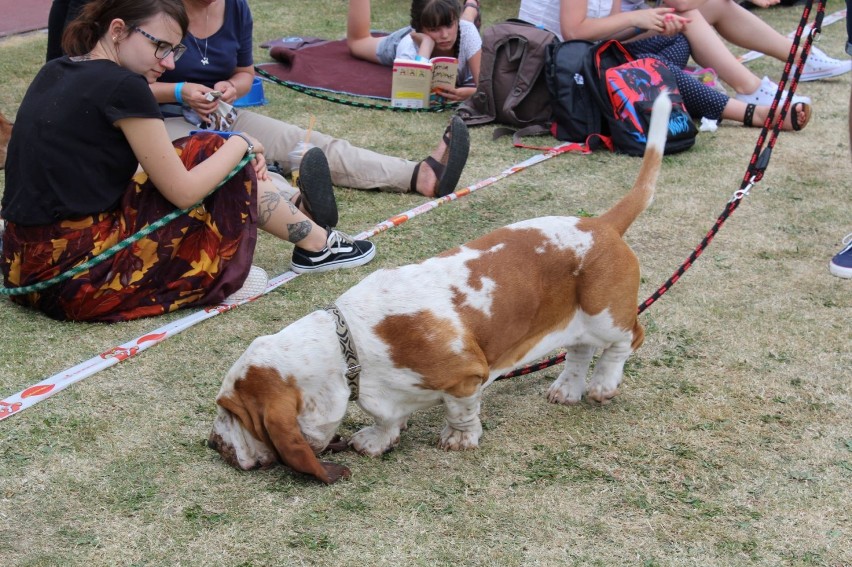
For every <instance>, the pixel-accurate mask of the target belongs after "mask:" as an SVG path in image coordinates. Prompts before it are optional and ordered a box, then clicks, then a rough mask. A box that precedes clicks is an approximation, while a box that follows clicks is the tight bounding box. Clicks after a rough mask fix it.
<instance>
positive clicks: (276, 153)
mask: <svg viewBox="0 0 852 567" xmlns="http://www.w3.org/2000/svg"><path fill="white" fill-rule="evenodd" d="M237 112H238V114H237V120H236V122H235V123H234V128H233V130H234V131H235V132H246V133H247V134H250V135H251V136H254V137H255V138H257V139H258V140H260V142H261V143H262V144H263V147H264V151H265V153H264V155H265V156H266V161H275V162H278V163H279V164H280V165H281V167H282V168H283V169H284V170H285V171H286V172H288V173H289V171H290V163H289V161H288V159H287V154H288V153H290V150H292V149H293V148H294V147H295V146H296V144H297V143H299V141H300V140H304V139H305V135H306V131H305V130H303V129H302V128H299V127H298V126H294V125H293V124H288V123H286V122H281V121H280V120H276V119H274V118H270V117H268V116H263V115H262V114H257V113H255V112H251V111H248V110H243V109H238V111H237ZM166 129H167V130H168V132H169V136H170V137H171V139H172V140H175V139H177V138H180V137H182V136H186V135H188V134H189V131H190V130H195V129H196V128H195V126H193V125H192V124H190V123H189V122H187V121H186V120H184V119H183V118H167V119H166ZM311 142H312V143H313V144H314V145H315V146H317V147H318V148H320V149H322V151H323V152H324V153H325V156H326V158H327V159H328V165H329V169H330V170H331V181H332V183H334V184H335V185H337V186H339V187H350V188H352V189H379V190H381V191H388V192H393V193H405V192H407V191H410V189H411V176H412V175H413V174H414V167H415V166H416V165H417V162H414V161H409V160H405V159H402V158H396V157H391V156H386V155H383V154H379V153H376V152H373V151H371V150H365V149H363V148H358V147H355V146H353V145H352V144H350V143H349V142H347V141H346V140H340V139H337V138H332V137H331V136H326V135H325V134H321V133H319V132H312V133H311Z"/></svg>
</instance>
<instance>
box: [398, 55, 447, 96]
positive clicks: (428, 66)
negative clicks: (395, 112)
mask: <svg viewBox="0 0 852 567" xmlns="http://www.w3.org/2000/svg"><path fill="white" fill-rule="evenodd" d="M458 70H459V62H458V59H456V58H455V57H433V58H432V59H430V60H429V61H412V60H410V59H395V60H394V62H393V83H392V84H391V105H392V106H396V107H401V108H425V107H428V106H429V103H430V101H432V102H441V101H442V99H441V97H440V94H439V93H440V89H441V88H451V89H452V88H455V86H456V76H457V75H458Z"/></svg>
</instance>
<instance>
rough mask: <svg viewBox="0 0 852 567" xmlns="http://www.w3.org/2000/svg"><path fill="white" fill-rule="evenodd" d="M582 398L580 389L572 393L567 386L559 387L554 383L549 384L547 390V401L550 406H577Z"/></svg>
mask: <svg viewBox="0 0 852 567" xmlns="http://www.w3.org/2000/svg"><path fill="white" fill-rule="evenodd" d="M582 397H583V390H582V389H579V391H576V392H574V391H572V389H571V388H570V387H568V385H559V384H557V383H556V382H554V383H553V384H551V386H550V389H548V390H547V401H548V402H550V403H552V404H562V405H566V406H573V405H576V404H579V403H580V399H581V398H582Z"/></svg>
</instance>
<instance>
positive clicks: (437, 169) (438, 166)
mask: <svg viewBox="0 0 852 567" xmlns="http://www.w3.org/2000/svg"><path fill="white" fill-rule="evenodd" d="M424 163H425V164H426V165H427V166H429V169H431V170H432V172H433V173H434V174H435V187H437V186H438V185H440V183H441V179H442V178H443V177H444V170H445V169H446V167H445V166H444V164H443V163H441V162H439V161H438V160H436V159H435V158H433V157H432V156H428V157H427V158H426V159H424V160H423V161H421V162H418V164H417V165H415V166H414V173H413V174H412V175H411V192H412V193H417V175H418V174H419V173H420V166H421V165H423V164H424Z"/></svg>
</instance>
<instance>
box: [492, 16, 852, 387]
mask: <svg viewBox="0 0 852 567" xmlns="http://www.w3.org/2000/svg"><path fill="white" fill-rule="evenodd" d="M813 2H814V0H807V4H806V5H805V8H804V10H803V11H802V18H801V20H799V26H798V28H796V34H795V36H794V38H793V45H792V47H791V48H790V53H789V54H788V55H787V62H786V63H785V64H784V71H783V73H782V74H781V79H780V80H779V82H778V91H777V92H776V93H775V98H774V99H773V101H772V105H771V106H770V109H769V114H768V115H767V117H766V120H765V121H764V123H763V128H761V130H760V134H759V135H758V137H757V142H756V143H755V147H754V152H752V155H751V159H750V160H749V164H748V168H747V169H746V173H745V175H744V176H743V181H742V184H741V185H740V188H739V189H738V190H737V191H736V192H734V195H733V196H732V197H731V200H730V201H728V203H727V204H726V205H725V208H724V210H723V211H722V212H721V214H720V215H719V216H718V217H717V218H716V222H715V223H713V226H712V227H710V230H709V231H708V232H707V234H706V235H705V236H704V238H703V239H701V242H700V243H699V244H698V246H697V247H696V248H695V250H693V251H692V253H691V254H690V255H689V257H688V258H687V259H686V260H685V261H684V262H683V263H682V264H681V265H680V266H679V267H678V269H677V270H675V272H674V274H672V276H671V277H670V278H669V279H667V280H666V282H665V283H664V284H663V285H661V286H660V287H659V288H657V290H656V291H655V292H654V293H652V294H651V295H650V296H649V297H648V299H646V300H645V301H643V302H642V303H641V304H639V308H638V310H639V313H640V314H641V313H642V312H644V311H645V310H646V309H648V308H649V307H650V306H651V305H653V304H654V303H655V302H656V301H657V300H658V299H660V297H662V296H663V294H664V293H666V292H667V291H668V290H669V289H671V287H672V286H673V285H674V284H676V283H677V282H678V280H680V278H681V276H683V274H685V273H686V271H687V270H688V269H689V268H691V267H692V265H693V264H694V263H695V261H696V260H697V259H698V257H699V256H701V254H702V253H703V252H704V250H705V249H706V248H707V247H708V246H709V245H710V242H712V241H713V238H715V236H716V234H717V233H718V232H719V229H721V228H722V225H723V224H724V223H725V221H726V220H728V218H729V217H730V216H731V215H732V214H733V212H734V211H735V210H737V207H739V206H740V203H741V202H742V200H743V198H744V197H746V196H747V195H748V194H749V192H750V191H751V188H752V187H754V185H755V184H756V183H757V182H758V181H760V180H761V179H763V174H764V172H765V171H766V167H767V166H768V165H769V159H770V158H771V157H772V148H774V147H775V143H776V141H777V140H778V133H779V132H780V130H781V125H782V124H783V123H784V118H785V117H786V116H787V113H788V112H789V110H790V106H791V103H792V100H793V94H794V93H795V92H796V87H797V86H798V85H799V77H800V76H801V74H802V69H803V68H804V63H805V61H806V60H807V58H808V54H810V51H811V45H812V44H813V41H814V39H815V38H816V37H817V36H818V35H819V33H820V31H821V30H822V20H823V17H824V16H825V2H826V0H819V1H818V4H817V11H816V17H815V18H814V23H813V26H811V30H810V33H808V36H807V38H806V39H805V44H804V46H803V47H802V55H801V57H800V58H799V61H796V54H797V52H798V50H799V44H800V42H801V38H802V35H803V34H804V31H805V28H806V27H807V25H808V20H809V19H810V14H811V10H812V9H813ZM847 17H849V16H848V15H847ZM794 63H796V70H795V73H794V74H793V78H792V80H791V82H790V90H789V93H788V95H787V98H785V99H784V100H783V101H781V97H782V94H783V92H784V87H785V86H786V84H787V79H788V77H789V76H790V72H791V71H792V70H793V64H794ZM779 103H781V111H780V112H779V113H778V114H777V117H776V112H777V111H778V105H779ZM776 118H777V119H776ZM566 356H567V353H564V352H563V353H560V354H558V355H556V356H554V357H552V358H548V359H546V360H542V361H540V362H537V363H535V364H531V365H529V366H524V367H523V368H517V369H515V370H512V371H511V372H507V373H506V374H503V375H500V376H498V377H497V378H496V379H495V381H496V380H505V379H506V378H514V377H516V376H525V375H527V374H532V373H533V372H538V371H539V370H544V369H545V368H549V367H551V366H555V365H557V364H560V363H562V362H565V358H566Z"/></svg>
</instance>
